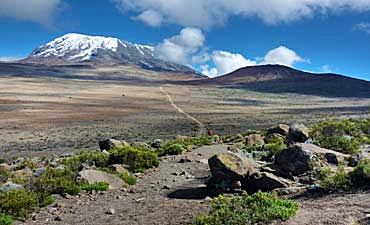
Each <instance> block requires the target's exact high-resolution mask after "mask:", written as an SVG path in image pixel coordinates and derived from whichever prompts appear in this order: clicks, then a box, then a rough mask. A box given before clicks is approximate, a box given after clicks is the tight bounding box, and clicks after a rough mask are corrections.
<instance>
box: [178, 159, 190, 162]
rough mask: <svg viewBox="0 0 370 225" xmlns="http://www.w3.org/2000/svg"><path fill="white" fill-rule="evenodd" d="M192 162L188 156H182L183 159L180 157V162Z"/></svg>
mask: <svg viewBox="0 0 370 225" xmlns="http://www.w3.org/2000/svg"><path fill="white" fill-rule="evenodd" d="M190 162H191V160H190V159H188V158H182V159H180V161H179V163H190Z"/></svg>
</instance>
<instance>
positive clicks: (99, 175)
mask: <svg viewBox="0 0 370 225" xmlns="http://www.w3.org/2000/svg"><path fill="white" fill-rule="evenodd" d="M79 175H80V177H81V178H82V179H83V180H85V181H87V182H88V183H89V184H94V183H97V182H105V183H108V184H109V189H111V190H115V189H120V188H122V187H124V186H125V183H124V182H123V181H122V180H121V179H120V178H119V177H117V176H115V175H113V174H110V173H107V172H103V171H99V170H83V171H81V172H79Z"/></svg>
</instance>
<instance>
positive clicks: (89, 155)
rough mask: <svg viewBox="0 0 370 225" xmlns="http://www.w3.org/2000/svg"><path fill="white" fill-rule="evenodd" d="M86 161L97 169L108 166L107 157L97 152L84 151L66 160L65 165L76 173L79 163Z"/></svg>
mask: <svg viewBox="0 0 370 225" xmlns="http://www.w3.org/2000/svg"><path fill="white" fill-rule="evenodd" d="M88 161H90V162H93V163H94V165H95V166H97V167H106V166H108V162H109V156H108V155H107V154H104V153H102V152H98V151H86V152H81V153H80V154H78V155H75V156H73V157H70V158H68V159H66V161H65V164H66V166H67V168H68V169H70V170H71V171H78V170H79V169H80V166H81V163H84V162H88Z"/></svg>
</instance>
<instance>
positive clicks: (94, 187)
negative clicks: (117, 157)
mask: <svg viewBox="0 0 370 225" xmlns="http://www.w3.org/2000/svg"><path fill="white" fill-rule="evenodd" d="M108 188H109V184H108V183H106V182H96V183H94V184H82V185H81V190H84V191H88V192H91V191H107V190H108Z"/></svg>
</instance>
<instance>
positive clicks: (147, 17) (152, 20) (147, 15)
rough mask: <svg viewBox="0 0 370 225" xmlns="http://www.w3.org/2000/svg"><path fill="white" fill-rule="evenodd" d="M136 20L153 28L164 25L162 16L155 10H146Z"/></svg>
mask: <svg viewBox="0 0 370 225" xmlns="http://www.w3.org/2000/svg"><path fill="white" fill-rule="evenodd" d="M135 18H136V19H137V20H140V21H142V22H144V23H146V24H148V25H149V26H151V27H159V26H161V25H162V22H163V17H162V15H161V14H160V13H158V12H157V11H154V10H146V11H144V12H143V13H141V14H140V15H138V16H137V17H135Z"/></svg>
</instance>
